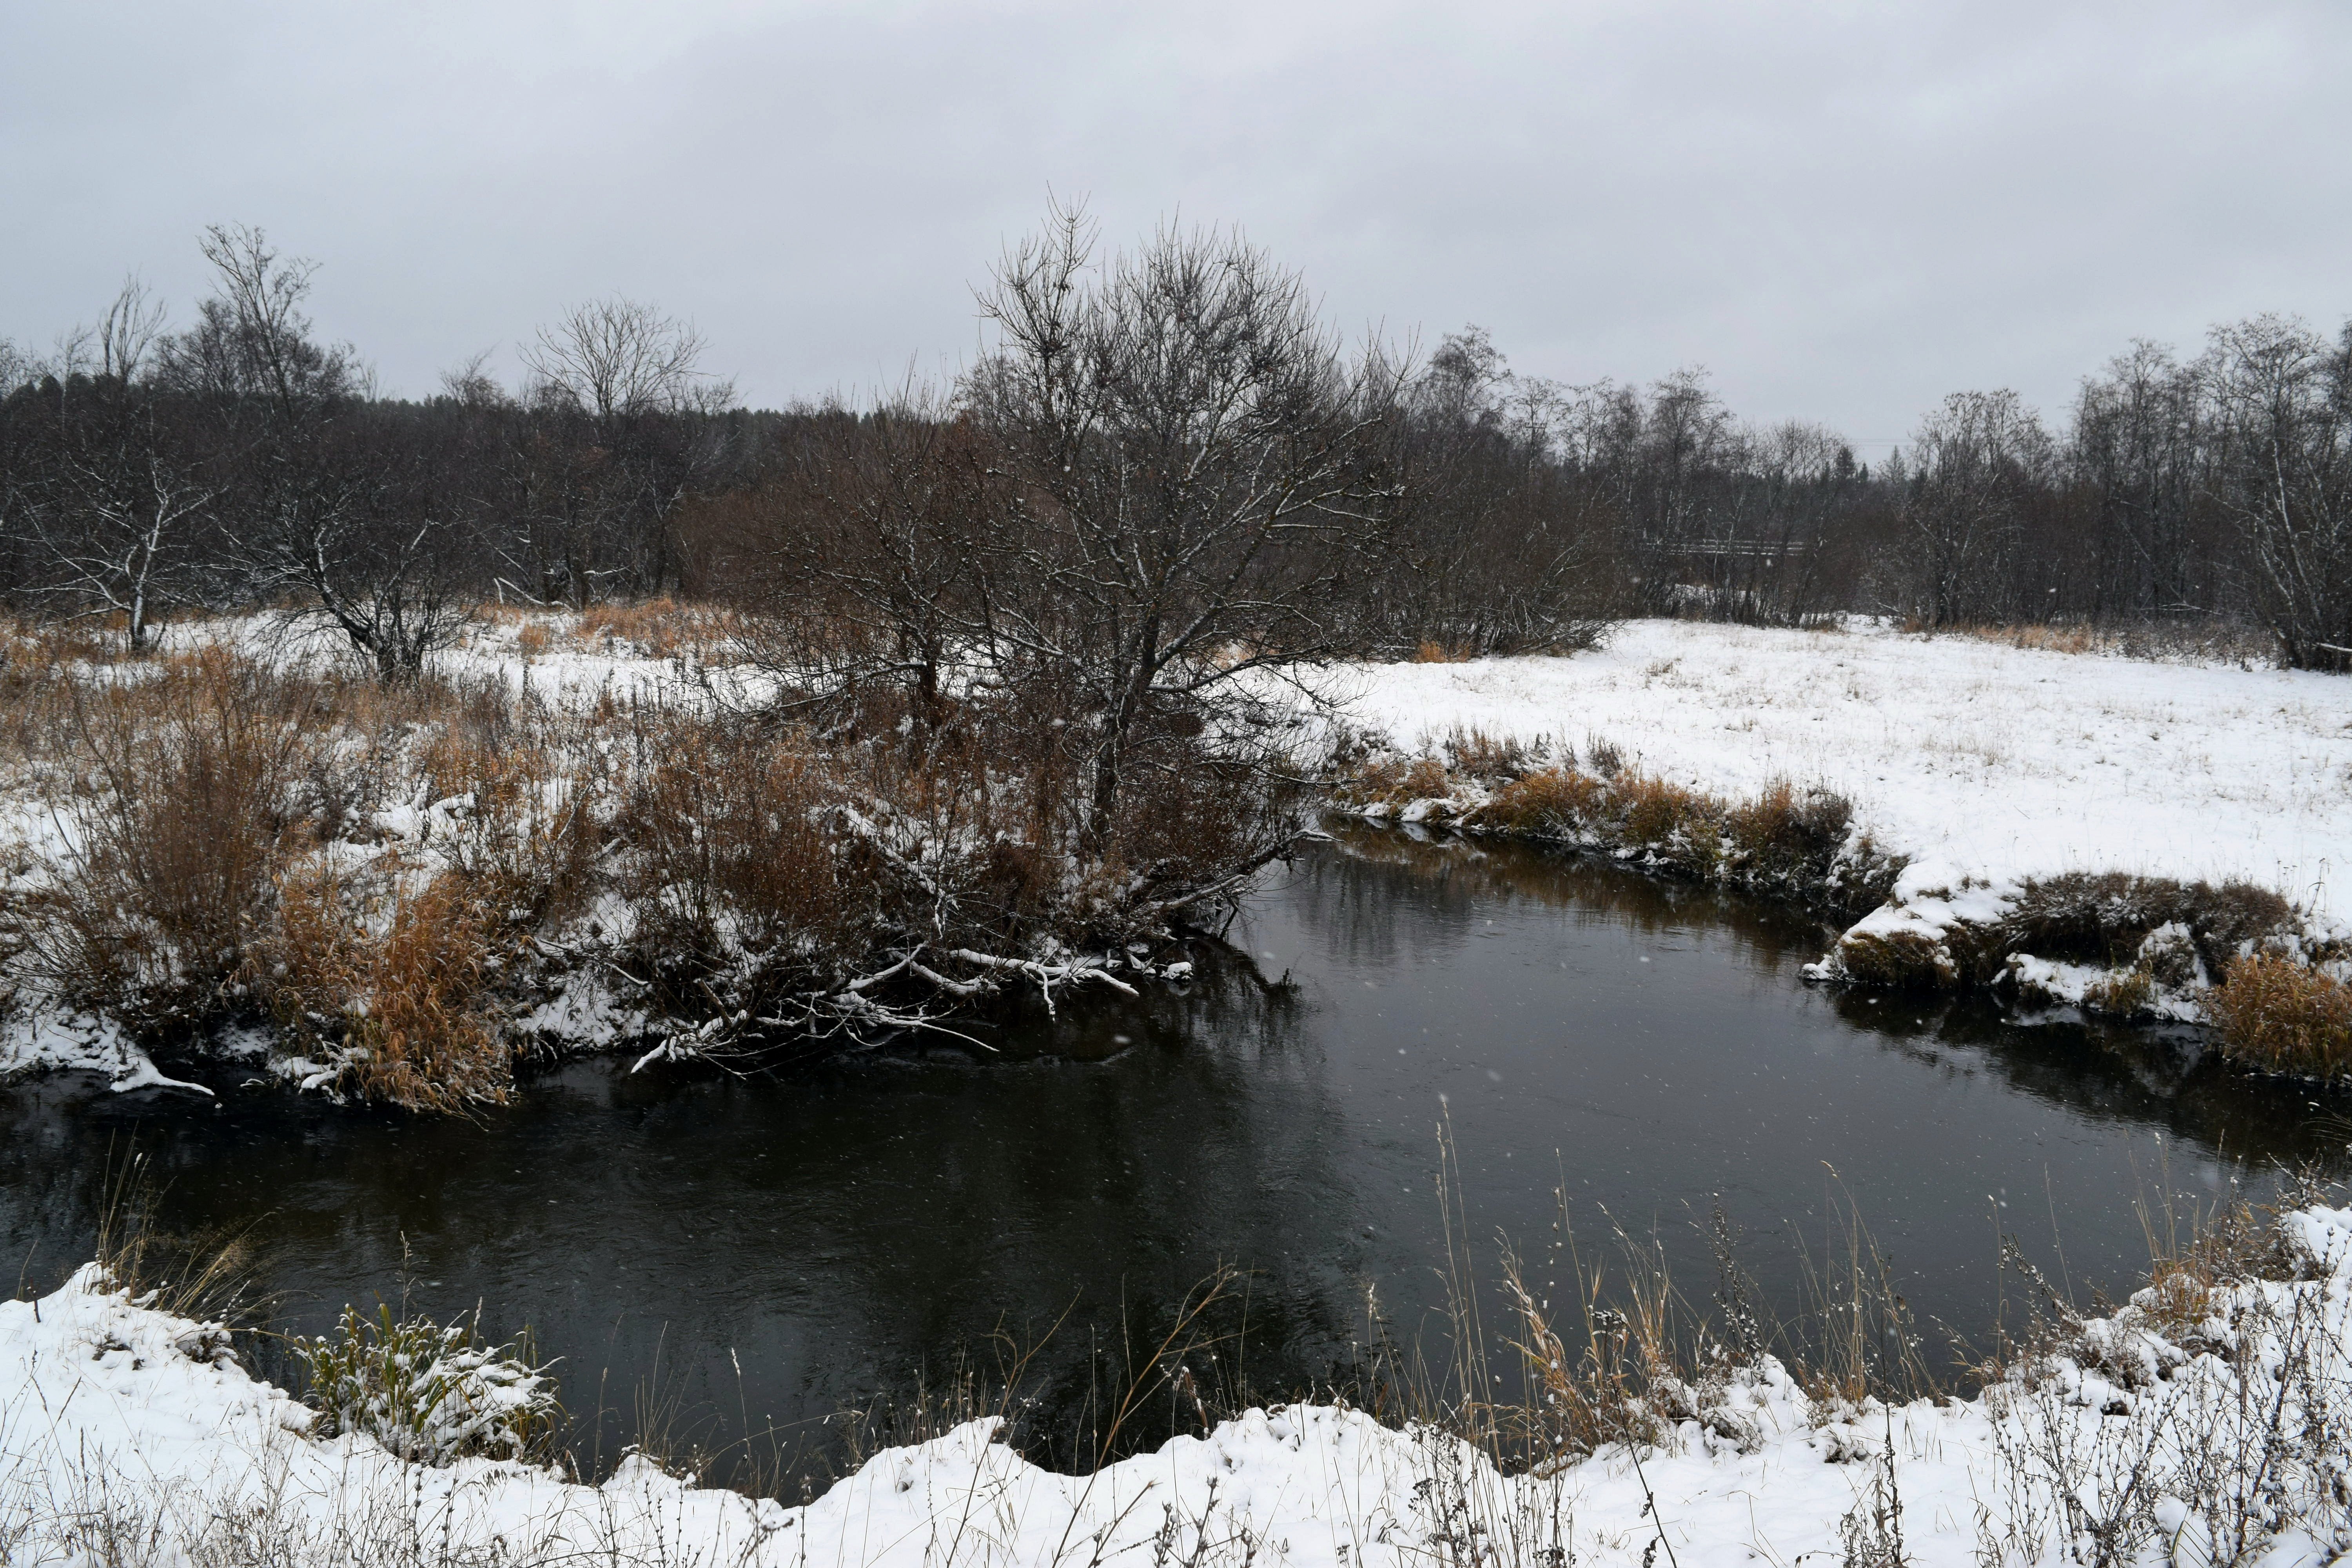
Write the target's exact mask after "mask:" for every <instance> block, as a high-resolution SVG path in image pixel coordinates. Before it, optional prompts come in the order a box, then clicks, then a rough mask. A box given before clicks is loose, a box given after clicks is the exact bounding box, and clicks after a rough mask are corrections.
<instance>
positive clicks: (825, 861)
mask: <svg viewBox="0 0 2352 1568" xmlns="http://www.w3.org/2000/svg"><path fill="white" fill-rule="evenodd" d="M659 746H660V750H659V752H658V753H657V754H656V757H655V759H654V761H653V762H652V763H651V765H650V766H648V767H647V768H646V770H645V772H644V773H642V775H641V776H640V777H639V778H638V779H637V780H636V781H635V784H634V786H633V788H632V789H631V791H630V795H629V798H628V801H627V804H626V805H625V809H624V813H623V816H622V819H621V822H620V824H619V826H620V830H621V831H622V832H623V833H624V834H625V836H626V837H627V838H628V839H629V841H630V843H631V846H632V847H633V848H634V849H635V852H636V853H635V861H634V863H633V866H632V868H631V871H630V874H629V877H628V879H627V881H626V882H625V888H624V890H625V893H626V895H627V897H628V898H629V900H630V901H631V903H632V905H633V906H634V907H635V910H636V921H637V930H636V932H635V951H636V957H635V962H636V963H640V964H642V965H644V966H645V967H646V969H647V970H648V971H649V972H650V973H652V974H653V975H654V976H655V977H656V981H657V982H658V983H659V984H662V986H663V988H664V989H665V991H666V992H668V993H671V994H675V995H677V1000H679V1001H680V1002H683V1001H685V1000H686V999H687V998H688V995H690V994H691V992H692V991H693V990H694V989H695V988H697V987H698V986H699V985H701V984H704V983H705V982H706V981H707V979H708V978H709V974H710V973H711V972H713V971H716V970H719V969H721V968H728V967H738V968H740V970H741V972H742V973H741V974H740V980H741V981H742V982H743V983H747V984H750V986H751V989H752V990H753V991H755V992H761V993H772V992H773V991H775V990H776V989H778V988H779V987H782V986H785V985H788V984H790V983H791V981H792V979H793V977H794V976H797V975H801V974H805V973H809V972H810V971H811V970H812V969H813V968H814V967H815V966H816V965H815V962H814V961H816V960H819V959H821V958H824V957H829V956H831V955H832V954H833V952H834V951H835V949H836V947H837V946H838V945H839V944H840V942H842V940H843V938H844V937H845V935H846V931H845V927H846V925H847V924H848V922H849V921H850V920H851V918H852V915H853V909H852V904H853V899H854V896H855V890H856V886H857V883H858V881H859V880H862V879H857V878H856V877H855V876H854V875H847V874H845V873H846V872H850V871H851V870H852V868H851V867H850V866H849V865H847V864H845V861H846V859H847V857H848V856H851V855H858V856H860V857H861V858H862V857H863V856H874V857H882V856H887V853H888V851H887V845H882V844H877V843H875V842H874V841H872V840H867V841H866V842H865V844H864V846H863V848H862V851H861V850H859V849H857V848H854V847H850V846H844V849H845V856H844V857H841V858H837V857H836V855H835V837H834V836H833V835H831V834H829V833H828V832H827V831H826V830H825V826H824V824H822V823H821V822H820V821H819V820H818V816H817V814H818V813H819V812H820V811H822V810H824V808H825V807H826V806H828V805H832V804H835V801H836V800H837V799H838V794H837V792H836V791H834V790H829V789H828V788H827V787H826V784H827V781H826V780H825V778H824V773H823V771H822V769H821V768H820V766H819V764H818V762H817V760H816V759H815V758H814V756H813V755H812V754H810V753H809V752H805V751H803V750H801V749H799V748H798V747H795V746H794V745H793V744H792V743H791V742H787V741H782V740H778V739H774V738H772V737H769V736H765V735H761V734H759V733H757V732H752V731H742V730H737V729H731V728H728V727H723V726H720V725H717V724H710V723H677V724H674V725H671V726H667V727H666V728H665V729H663V730H662V731H660V740H659ZM876 814H877V811H876V807H875V806H874V805H873V804H872V803H870V802H869V803H868V804H867V807H866V812H864V813H861V814H860V816H862V817H863V818H864V819H865V820H867V821H869V822H870V821H871V820H872V818H873V816H874V815H876ZM869 889H870V891H874V892H878V891H879V890H880V889H879V887H878V885H876V884H871V883H869Z"/></svg>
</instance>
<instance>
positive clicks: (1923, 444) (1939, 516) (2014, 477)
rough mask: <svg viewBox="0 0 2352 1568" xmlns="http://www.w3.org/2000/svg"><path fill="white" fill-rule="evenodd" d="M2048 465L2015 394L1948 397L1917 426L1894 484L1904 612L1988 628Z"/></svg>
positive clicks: (2045, 445)
mask: <svg viewBox="0 0 2352 1568" xmlns="http://www.w3.org/2000/svg"><path fill="white" fill-rule="evenodd" d="M2054 457H2055V449H2054V447H2053V444H2052V442H2051V439H2050V437H2049V434H2048V432H2047V431H2045V430H2044V429H2043V428H2042V421H2041V420H2040V418H2039V417H2037V416H2035V415H2034V414H2033V412H2032V410H2031V409H2029V408H2027V407H2026V406H2025V405H2024V403H2023V401H2022V400H2021V399H2020V398H2019V397H2018V395H2017V394H2016V393H2014V392H2009V391H2000V392H1956V393H1954V394H1952V395H1950V396H1949V397H1947V398H1946V399H1944V402H1943V405H1942V406H1941V407H1940V408H1938V409H1937V410H1936V411H1935V412H1934V413H1932V414H1930V415H1928V416H1927V418H1926V419H1924V420H1922V421H1921V422H1920V426H1919V428H1918V430H1917V432H1916V433H1915V434H1914V435H1913V437H1912V438H1911V447H1910V450H1909V452H1908V454H1907V463H1906V465H1905V471H1904V473H1903V474H1902V476H1901V477H1902V478H1903V479H1906V482H1907V487H1908V488H1907V489H1906V494H1905V498H1904V501H1903V510H1902V526H1903V537H1904V539H1905V541H1906V546H1907V554H1908V556H1909V568H1910V572H1909V575H1910V584H1909V589H1910V597H1911V605H1910V608H1911V610H1912V612H1913V613H1914V614H1915V615H1916V616H1917V617H1918V618H1919V619H1920V620H1921V621H1922V622H1924V623H1925V624H1927V626H1951V625H1955V624H1957V623H1960V622H1964V621H1969V620H1974V619H1995V618H1998V617H2000V615H2001V614H2002V612H2003V611H2004V610H2005V609H2008V608H2011V606H2010V605H2006V604H2004V603H2003V600H2004V598H2005V597H2006V596H2007V595H2006V593H2005V590H2006V589H2007V588H2009V587H2010V586H2011V584H2010V583H2009V581H2008V578H2007V575H2006V574H2007V572H2008V569H2009V568H2010V567H2011V564H2012V563H2013V562H2014V560H2015V558H2016V556H2017V554H2018V550H2019V544H2020V542H2021V538H2022V536H2023V534H2024V531H2025V529H2026V526H2027V517H2028V509H2029V507H2030V505H2031V503H2032V498H2033V496H2034V495H2035V493H2036V491H2037V490H2038V489H2042V487H2045V486H2046V485H2047V483H2048V481H2049V479H2050V475H2051V472H2052V468H2053V462H2054ZM2037 608H2038V607H2037ZM2035 618H2037V619H2038V618H2040V617H2039V616H2036V617H2035Z"/></svg>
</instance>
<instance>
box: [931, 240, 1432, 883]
mask: <svg viewBox="0 0 2352 1568" xmlns="http://www.w3.org/2000/svg"><path fill="white" fill-rule="evenodd" d="M1095 245H1096V235H1095V231H1094V228H1093V226H1091V225H1090V224H1089V223H1088V222H1087V219H1086V217H1085V215H1084V213H1083V212H1082V211H1081V210H1079V209H1077V208H1074V207H1056V208H1055V211H1054V212H1053V215H1052V217H1051V220H1050V221H1049V222H1048V223H1047V225H1046V226H1045V229H1044V230H1043V232H1042V233H1040V234H1038V235H1035V236H1033V237H1029V238H1027V239H1024V240H1022V241H1021V242H1019V243H1018V244H1016V245H1014V246H1013V247H1012V248H1010V249H1009V250H1008V251H1007V252H1006V253H1005V255H1004V257H1003V260H1002V261H1001V262H1000V263H999V265H998V267H997V268H996V272H995V277H994V279H993V281H992V285H991V286H990V287H989V288H987V289H984V290H982V293H981V295H980V306H981V311H982V317H983V318H984V319H985V320H987V321H990V322H992V324H993V325H994V326H995V328H996V331H997V334H998V342H997V346H996V347H995V349H994V350H993V351H992V352H991V353H988V354H987V355H985V356H984V357H983V358H982V360H981V362H980V363H978V364H977V365H976V366H974V368H973V369H972V371H971V374H969V375H968V376H967V377H966V378H965V381H964V384H963V389H962V397H963V402H964V405H965V406H966V407H967V408H968V409H969V410H971V413H972V415H973V416H975V417H976V418H978V419H979V420H981V421H982V423H983V424H985V425H986V426H988V427H989V428H990V430H991V431H992V434H993V435H994V437H996V439H997V440H999V441H1000V442H1001V443H1002V444H1003V457H1002V462H1003V468H1004V472H1005V475H1006V478H1007V479H1009V481H1010V483H1011V494H1010V497H1009V498H1008V499H1009V512H1008V515H1007V519H1006V522H1005V525H1004V526H1003V528H1002V529H1001V530H1000V531H998V532H996V533H995V535H994V536H993V537H992V538H991V539H989V540H988V541H987V542H986V549H985V551H984V552H983V557H982V600H981V610H980V615H979V616H978V617H977V619H976V621H975V624H974V627H973V630H974V632H975V633H976V634H977V637H978V638H979V640H980V641H981V642H982V643H983V644H984V646H986V647H988V648H990V649H992V651H993V652H994V654H995V655H996V657H997V658H998V659H999V660H1000V661H1001V662H1002V663H1003V664H1004V665H1007V666H1010V667H1021V668H1030V669H1034V670H1036V671H1038V672H1040V673H1041V674H1043V675H1045V677H1047V678H1048V679H1055V680H1057V681H1059V682H1061V683H1063V684H1064V686H1065V687H1066V689H1067V690H1069V691H1070V692H1071V693H1072V694H1073V696H1074V698H1075V700H1076V703H1077V706H1078V708H1079V710H1080V711H1082V712H1083V713H1085V714H1086V715H1087V722H1086V726H1085V729H1084V731H1083V732H1082V733H1081V734H1079V735H1077V737H1076V739H1077V741H1078V743H1079V744H1081V745H1082V747H1083V750H1084V752H1085V765H1086V767H1087V773H1088V777H1089V781H1090V782H1089V788H1088V792H1087V799H1088V803H1089V816H1088V834H1089V837H1090V838H1091V839H1092V840H1093V841H1094V842H1095V843H1097V844H1099V843H1101V842H1103V841H1104V840H1105V839H1106V837H1108V834H1109V833H1110V832H1111V830H1112V826H1113V824H1114V823H1115V821H1116V818H1117V816H1118V810H1119V807H1120V804H1121V800H1122V795H1123V792H1124V791H1126V790H1127V789H1128V787H1129V784H1130V779H1131V774H1132V772H1133V770H1134V768H1135V766H1136V765H1137V764H1138V763H1139V762H1142V761H1145V760H1147V759H1145V758H1144V757H1143V756H1142V755H1141V754H1140V752H1139V742H1140V741H1141V740H1142V739H1143V738H1144V737H1146V736H1147V735H1148V734H1149V733H1150V731H1151V730H1152V728H1153V726H1154V725H1155V723H1159V724H1165V723H1166V722H1167V721H1169V720H1170V719H1171V717H1172V718H1174V719H1176V720H1177V721H1178V722H1179V723H1180V724H1181V726H1182V727H1183V728H1184V729H1185V730H1187V731H1189V732H1193V733H1197V732H1198V731H1199V728H1200V725H1201V724H1202V722H1204V721H1205V720H1204V718H1203V717H1202V709H1203V707H1204V705H1205V704H1207V703H1208V702H1209V701H1210V700H1211V699H1212V696H1213V694H1215V693H1218V692H1220V691H1228V692H1229V691H1230V690H1231V689H1232V685H1231V683H1232V682H1233V679H1234V676H1236V675H1237V674H1239V673H1240V672H1242V671H1244V670H1246V669H1250V668H1256V667H1258V666H1261V665H1265V664H1271V663H1279V662H1286V661H1290V660H1296V659H1300V658H1315V657H1317V656H1318V655H1321V654H1324V653H1327V652H1328V651H1331V650H1333V649H1335V648H1337V647H1339V646H1341V644H1342V642H1343V641H1344V639H1345V637H1346V635H1347V632H1348V626H1347V624H1346V620H1345V617H1344V615H1343V614H1342V605H1343V603H1344V599H1345V595H1344V594H1342V593H1341V592H1340V589H1341V587H1342V585H1343V584H1344V582H1345V581H1346V579H1347V578H1348V576H1349V574H1350V573H1351V572H1354V571H1359V570H1361V569H1362V567H1363V565H1364V564H1365V563H1366V562H1367V560H1368V559H1369V554H1368V549H1367V547H1368V546H1370V544H1371V543H1372V542H1375V540H1376V539H1377V537H1378V535H1379V533H1380V531H1381V528H1382V527H1383V526H1384V524H1385V522H1386V521H1387V519H1388V517H1389V515H1390V514H1391V510H1392V509H1393V507H1394V503H1395V500H1396V497H1397V487H1396V484H1395V482H1394V479H1393V478H1392V475H1391V472H1390V470H1389V467H1388V464H1387V458H1388V452H1387V442H1388V437H1389V436H1390V433H1391V429H1392V428H1393V426H1394V423H1395V418H1396V411H1397V403H1398V399H1399V396H1400V394H1401V387H1400V383H1401V380H1402V377H1401V375H1400V374H1399V371H1398V368H1397V367H1396V366H1395V365H1394V364H1393V363H1391V362H1390V361H1389V360H1388V359H1387V358H1386V357H1384V356H1383V355H1382V354H1381V353H1380V352H1379V351H1378V350H1377V349H1367V350H1366V351H1365V352H1363V353H1360V354H1359V355H1356V356H1354V357H1350V356H1349V355H1348V354H1346V353H1344V352H1343V351H1342V348H1341V346H1340V343H1339V340H1338V338H1337V335H1336V334H1335V333H1334V332H1333V331H1331V330H1330V329H1329V328H1328V327H1327V326H1326V325H1325V324H1324V323H1323V322H1322V321H1321V320H1320V319H1319V318H1318V315H1317V312H1316V309H1315V304H1314V301H1313V300H1311V299H1310V297H1309V296H1308V295H1307V290H1306V287H1305V285H1304V284H1303V283H1302V282H1301V281H1300V279H1298V277H1297V275H1296V274H1294V273H1291V272H1288V271H1286V270H1284V269H1283V268H1280V267H1278V266H1276V264H1275V263H1274V262H1273V260H1272V259H1271V258H1268V257H1267V256H1266V255H1265V252H1263V251H1261V250H1258V249H1256V248H1255V247H1252V246H1250V245H1248V244H1246V243H1245V242H1244V241H1243V240H1242V239H1241V238H1240V237H1238V236H1235V235H1227V234H1217V233H1198V232H1195V233H1178V232H1175V231H1172V230H1169V229H1162V230H1160V232H1159V233H1158V234H1156V235H1155V236H1154V237H1152V239H1151V240H1150V242H1149V243H1148V244H1146V245H1145V246H1144V247H1142V249H1141V250H1139V252H1137V253H1136V254H1134V255H1132V256H1124V255H1122V256H1117V257H1113V258H1110V259H1109V260H1108V261H1107V262H1100V263H1098V262H1097V260H1096V258H1095V254H1094V252H1095Z"/></svg>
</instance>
